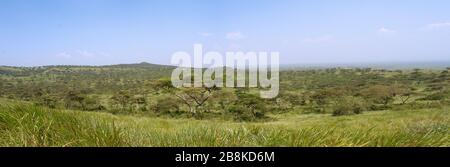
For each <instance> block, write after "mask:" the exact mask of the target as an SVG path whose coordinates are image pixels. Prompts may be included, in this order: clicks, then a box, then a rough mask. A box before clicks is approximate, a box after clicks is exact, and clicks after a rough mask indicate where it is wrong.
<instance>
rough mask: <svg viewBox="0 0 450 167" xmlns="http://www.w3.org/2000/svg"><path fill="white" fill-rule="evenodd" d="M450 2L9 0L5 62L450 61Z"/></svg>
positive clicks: (2, 8) (0, 21)
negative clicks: (197, 53) (250, 57)
mask: <svg viewBox="0 0 450 167" xmlns="http://www.w3.org/2000/svg"><path fill="white" fill-rule="evenodd" d="M448 9H450V1H445V0H430V1H421V0H410V1H407V2H405V1H389V0H380V1H371V2H368V1H356V0H342V1H339V2H337V1H329V0H328V1H327V0H319V1H304V0H281V1H270V0H249V1H238V0H218V1H206V0H199V1H198V2H196V3H195V4H194V3H190V2H188V1H181V0H165V1H163V0H155V1H145V0H133V1H120V0H93V1H88V0H81V1H80V0H27V1H26V0H4V1H1V2H0V59H1V61H0V65H8V66H41V65H111V64H127V63H138V62H149V63H155V64H170V58H171V55H172V54H173V53H174V52H176V51H186V52H188V53H192V50H193V45H194V44H196V43H201V44H203V45H204V52H207V51H218V52H221V53H224V52H226V51H244V52H245V51H266V52H271V51H278V52H280V63H281V64H341V63H382V62H450V47H448V46H449V44H450V10H448Z"/></svg>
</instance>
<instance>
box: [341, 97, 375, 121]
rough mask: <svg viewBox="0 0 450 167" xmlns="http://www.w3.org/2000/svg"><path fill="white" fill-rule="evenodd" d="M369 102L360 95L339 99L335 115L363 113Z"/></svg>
mask: <svg viewBox="0 0 450 167" xmlns="http://www.w3.org/2000/svg"><path fill="white" fill-rule="evenodd" d="M367 106H368V105H367V103H366V101H364V99H362V98H359V97H353V96H347V97H344V98H341V99H339V100H338V101H337V103H336V105H335V106H334V108H333V116H341V115H353V114H361V113H362V112H363V111H365V110H366V109H367Z"/></svg>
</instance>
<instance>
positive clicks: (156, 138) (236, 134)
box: [0, 100, 450, 147]
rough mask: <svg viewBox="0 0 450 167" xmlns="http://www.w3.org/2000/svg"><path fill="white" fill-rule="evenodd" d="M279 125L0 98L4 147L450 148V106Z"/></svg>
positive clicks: (305, 118)
mask: <svg viewBox="0 0 450 167" xmlns="http://www.w3.org/2000/svg"><path fill="white" fill-rule="evenodd" d="M271 117H274V118H276V120H275V121H270V122H264V123H238V122H230V121H218V120H195V119H161V118H152V117H136V116H127V115H112V114H109V113H99V112H85V111H68V110H55V109H48V108H45V107H40V106H36V105H33V104H31V103H30V104H29V103H25V102H17V101H11V100H0V146H33V147H34V146H66V147H67V146H306V147H309V146H358V147H359V146H444V147H448V146H450V138H449V136H450V131H449V125H450V124H449V118H450V116H449V108H448V107H443V108H432V109H417V110H402V111H395V110H386V111H372V112H366V113H363V114H360V115H351V116H342V117H332V116H330V114H296V113H293V112H290V113H286V114H277V115H272V116H271Z"/></svg>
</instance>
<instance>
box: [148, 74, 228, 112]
mask: <svg viewBox="0 0 450 167" xmlns="http://www.w3.org/2000/svg"><path fill="white" fill-rule="evenodd" d="M154 87H155V88H156V89H159V90H162V91H163V92H165V93H169V94H172V95H174V96H175V97H177V98H178V99H179V100H181V101H182V102H183V103H184V104H186V106H187V107H188V108H189V113H191V114H192V115H193V116H195V117H199V118H201V113H202V112H203V111H204V109H203V107H204V106H205V104H206V102H207V101H208V100H210V98H211V97H212V95H213V94H214V92H215V91H217V90H219V89H218V88H217V87H211V88H208V87H200V88H197V87H183V88H175V87H173V85H172V82H171V80H170V78H162V79H159V80H158V81H156V83H155V84H154Z"/></svg>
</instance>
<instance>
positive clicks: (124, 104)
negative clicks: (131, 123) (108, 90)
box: [111, 91, 131, 111]
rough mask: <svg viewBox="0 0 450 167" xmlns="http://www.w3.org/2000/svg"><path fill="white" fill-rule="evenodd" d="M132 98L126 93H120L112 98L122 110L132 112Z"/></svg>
mask: <svg viewBox="0 0 450 167" xmlns="http://www.w3.org/2000/svg"><path fill="white" fill-rule="evenodd" d="M130 99H131V96H130V95H129V93H128V92H126V91H119V92H117V93H116V94H114V95H113V96H112V97H111V100H112V101H113V103H114V104H116V105H118V106H119V107H120V109H121V110H127V111H128V110H130V108H129V102H130Z"/></svg>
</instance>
